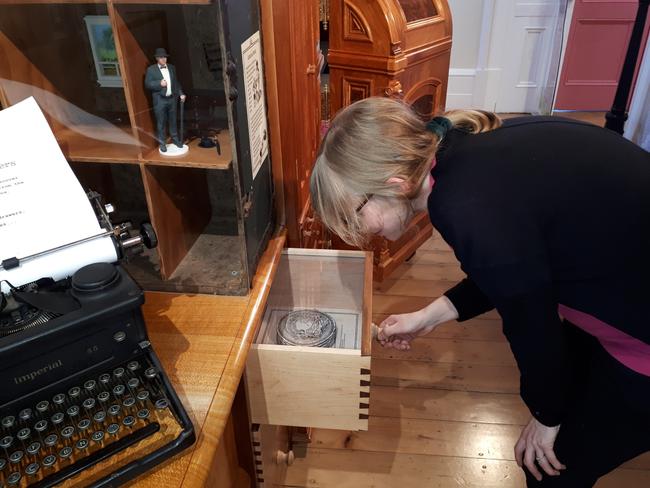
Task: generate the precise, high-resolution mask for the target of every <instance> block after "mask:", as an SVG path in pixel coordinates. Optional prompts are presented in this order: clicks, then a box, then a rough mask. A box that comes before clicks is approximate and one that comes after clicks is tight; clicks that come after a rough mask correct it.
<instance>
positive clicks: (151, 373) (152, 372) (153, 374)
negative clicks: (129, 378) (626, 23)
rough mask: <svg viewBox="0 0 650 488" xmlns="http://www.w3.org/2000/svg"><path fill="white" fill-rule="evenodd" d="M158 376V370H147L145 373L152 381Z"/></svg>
mask: <svg viewBox="0 0 650 488" xmlns="http://www.w3.org/2000/svg"><path fill="white" fill-rule="evenodd" d="M157 374H158V371H156V368H153V367H151V368H147V369H146V370H145V372H144V375H145V376H146V377H147V378H149V379H150V380H151V379H153V378H155V377H156V375H157Z"/></svg>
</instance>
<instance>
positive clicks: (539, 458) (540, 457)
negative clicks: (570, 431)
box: [535, 454, 546, 461]
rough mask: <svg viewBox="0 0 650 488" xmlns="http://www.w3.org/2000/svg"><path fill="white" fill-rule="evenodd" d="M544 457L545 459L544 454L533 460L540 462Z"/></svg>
mask: <svg viewBox="0 0 650 488" xmlns="http://www.w3.org/2000/svg"><path fill="white" fill-rule="evenodd" d="M545 457H546V455H545V454H542V455H541V456H539V457H536V458H535V459H536V460H537V461H541V460H542V459H544V458H545Z"/></svg>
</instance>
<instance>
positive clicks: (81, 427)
mask: <svg viewBox="0 0 650 488" xmlns="http://www.w3.org/2000/svg"><path fill="white" fill-rule="evenodd" d="M88 427H90V420H88V419H83V420H82V421H81V422H79V423H78V424H77V429H79V430H81V431H84V430H86V429H87V428H88Z"/></svg>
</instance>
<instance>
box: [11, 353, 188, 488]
mask: <svg viewBox="0 0 650 488" xmlns="http://www.w3.org/2000/svg"><path fill="white" fill-rule="evenodd" d="M160 374H161V373H160V372H159V371H158V370H157V369H156V368H155V367H154V366H152V364H151V363H149V361H148V360H147V359H146V358H141V359H139V360H137V361H131V362H129V363H126V364H124V365H122V366H120V367H117V368H114V369H112V370H110V371H106V372H104V373H103V374H100V375H98V376H96V377H88V378H84V379H82V380H80V381H79V383H78V384H76V385H74V386H72V387H70V388H68V390H67V391H61V392H58V393H56V394H55V395H53V396H51V397H48V398H42V399H40V400H39V401H36V402H34V404H33V405H31V406H28V407H25V408H23V409H22V410H20V411H19V412H12V414H11V415H4V416H3V417H2V418H1V419H0V432H1V434H0V488H11V487H27V486H37V487H41V486H52V485H55V484H60V486H74V485H75V484H77V483H80V480H82V479H83V481H84V482H83V483H82V485H86V484H88V483H90V482H91V481H93V480H95V479H99V478H101V477H103V476H106V475H107V474H109V473H110V472H111V471H113V470H115V469H116V468H117V467H118V466H119V465H120V464H126V462H129V461H131V460H134V459H137V458H138V457H141V456H143V455H145V454H148V453H150V452H153V451H154V450H155V449H157V448H158V447H160V446H162V445H164V444H166V443H168V442H170V441H172V440H173V439H175V438H176V437H177V436H178V435H179V434H180V432H181V431H182V428H181V426H180V425H179V423H178V422H177V420H176V418H175V416H174V414H173V412H172V410H171V408H170V403H169V399H168V397H167V395H166V393H165V392H166V389H165V387H164V384H163V382H162V381H161V379H160ZM37 400H38V399H37ZM77 475H78V476H77ZM73 476H74V478H72V477H73Z"/></svg>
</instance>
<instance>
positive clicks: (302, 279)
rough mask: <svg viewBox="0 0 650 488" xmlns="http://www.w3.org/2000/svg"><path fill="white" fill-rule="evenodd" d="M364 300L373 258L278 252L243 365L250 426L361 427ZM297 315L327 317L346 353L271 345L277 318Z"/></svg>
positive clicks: (367, 320)
mask: <svg viewBox="0 0 650 488" xmlns="http://www.w3.org/2000/svg"><path fill="white" fill-rule="evenodd" d="M371 300H372V253H370V252H364V251H333V250H322V249H287V250H285V251H283V254H282V257H281V260H280V264H279V267H278V271H277V274H276V277H275V279H274V281H273V284H272V285H271V290H270V293H269V298H268V301H267V308H266V311H265V315H264V319H263V321H262V325H261V327H260V328H259V331H258V334H257V337H256V339H255V341H254V343H253V345H252V346H251V350H250V352H249V355H248V359H247V363H246V375H245V378H246V388H247V396H248V402H249V409H250V414H251V422H252V423H254V424H271V425H288V426H298V427H320V428H325V429H344V430H367V429H368V404H369V401H370V348H371V343H372V335H371V322H372V317H371V313H372V312H371V311H372V303H371ZM299 309H317V310H321V311H323V312H327V313H330V314H332V316H333V317H334V318H335V319H336V321H337V326H338V328H339V332H338V334H339V335H340V336H341V340H342V339H343V337H345V338H346V342H347V344H346V345H345V346H346V347H345V348H343V347H333V348H319V347H296V346H284V345H277V344H275V343H271V342H274V341H273V338H274V337H275V335H274V329H273V327H274V325H277V318H278V317H281V316H282V315H283V314H285V313H288V312H289V311H291V310H299ZM355 317H356V318H355ZM343 329H344V332H345V333H344V334H342V333H341V330H343Z"/></svg>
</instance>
